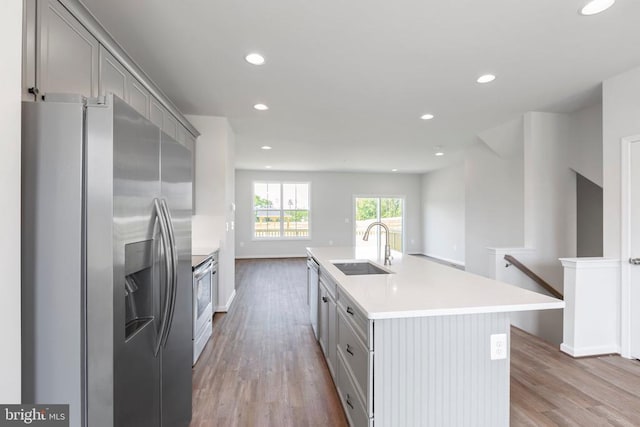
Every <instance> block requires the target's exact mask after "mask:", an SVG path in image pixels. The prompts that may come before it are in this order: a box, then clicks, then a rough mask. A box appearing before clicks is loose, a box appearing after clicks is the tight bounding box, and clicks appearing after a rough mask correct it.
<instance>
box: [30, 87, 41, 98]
mask: <svg viewBox="0 0 640 427" xmlns="http://www.w3.org/2000/svg"><path fill="white" fill-rule="evenodd" d="M28 91H29V93H30V94H32V95H35V96H38V94H39V93H40V90H39V89H38V88H37V87H35V86H33V87H30V88H29V89H28Z"/></svg>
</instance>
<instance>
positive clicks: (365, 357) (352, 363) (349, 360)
mask: <svg viewBox="0 0 640 427" xmlns="http://www.w3.org/2000/svg"><path fill="white" fill-rule="evenodd" d="M338 349H339V350H340V351H339V352H340V353H342V357H343V358H344V361H345V363H346V365H347V366H348V368H349V370H350V371H351V373H352V375H353V377H354V382H355V385H356V388H357V390H358V393H359V394H360V397H361V398H362V400H363V401H364V402H365V403H368V402H370V401H371V399H369V391H370V387H369V378H370V375H369V374H370V372H369V367H370V366H371V358H372V356H373V353H371V352H370V351H369V350H368V349H367V348H366V347H365V346H364V344H363V343H362V341H361V340H360V338H358V337H357V336H356V333H355V331H354V330H353V328H352V327H351V325H350V322H349V321H348V320H347V319H345V317H344V315H343V314H342V313H339V314H338Z"/></svg>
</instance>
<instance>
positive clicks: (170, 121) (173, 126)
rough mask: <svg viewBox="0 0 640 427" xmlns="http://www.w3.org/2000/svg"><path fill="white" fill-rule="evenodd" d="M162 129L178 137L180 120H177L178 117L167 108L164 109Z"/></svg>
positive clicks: (173, 136) (175, 137) (172, 136)
mask: <svg viewBox="0 0 640 427" xmlns="http://www.w3.org/2000/svg"><path fill="white" fill-rule="evenodd" d="M162 130H163V131H164V133H166V134H167V135H169V136H170V137H171V138H174V139H177V138H178V120H176V118H175V117H173V115H172V114H171V113H170V112H168V111H166V110H165V111H164V120H163V123H162Z"/></svg>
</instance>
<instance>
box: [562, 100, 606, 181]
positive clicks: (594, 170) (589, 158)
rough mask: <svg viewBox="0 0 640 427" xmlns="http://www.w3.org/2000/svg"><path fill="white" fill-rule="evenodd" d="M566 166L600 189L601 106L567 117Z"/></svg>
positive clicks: (596, 105)
mask: <svg viewBox="0 0 640 427" xmlns="http://www.w3.org/2000/svg"><path fill="white" fill-rule="evenodd" d="M568 118H569V126H570V128H571V132H570V135H569V145H570V146H569V150H570V152H569V154H568V159H567V162H568V165H569V167H570V168H571V169H573V170H574V171H576V172H578V173H579V174H580V175H582V176H584V177H585V178H587V179H588V180H589V181H591V182H593V183H596V184H598V185H599V186H600V187H602V104H600V103H598V104H595V105H592V106H590V107H587V108H584V109H582V110H579V111H576V112H573V113H571V114H569V115H568Z"/></svg>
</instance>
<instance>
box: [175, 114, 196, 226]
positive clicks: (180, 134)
mask: <svg viewBox="0 0 640 427" xmlns="http://www.w3.org/2000/svg"><path fill="white" fill-rule="evenodd" d="M176 141H178V142H179V143H180V144H182V145H184V146H185V147H187V148H188V149H189V150H190V151H191V171H192V176H191V181H192V182H193V186H192V190H193V194H192V197H191V210H192V212H193V214H195V213H196V139H195V138H194V136H193V135H191V133H190V132H189V131H188V130H187V128H185V127H184V126H182V125H181V124H179V123H178V124H177V135H176Z"/></svg>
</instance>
